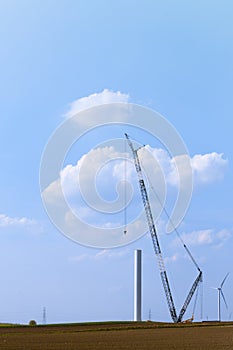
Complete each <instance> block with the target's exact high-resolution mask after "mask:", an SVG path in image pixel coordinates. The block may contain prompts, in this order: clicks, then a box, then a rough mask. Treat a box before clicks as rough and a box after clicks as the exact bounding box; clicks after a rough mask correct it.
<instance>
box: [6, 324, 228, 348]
mask: <svg viewBox="0 0 233 350" xmlns="http://www.w3.org/2000/svg"><path fill="white" fill-rule="evenodd" d="M0 349H1V350H5V349H12V350H105V349H106V350H111V349H114V350H123V349H124V350H125V349H132V350H134V349H135V350H143V349H145V350H151V349H159V350H165V349H166V350H170V349H171V350H172V349H180V350H186V349H187V350H194V349H195V350H209V349H211V350H215V349H221V350H222V349H233V324H221V325H218V324H206V325H204V324H199V325H197V324H193V325H187V326H185V325H174V326H172V325H158V324H154V323H153V322H151V323H147V322H145V323H140V324H133V323H128V324H127V323H124V324H119V323H117V324H114V323H113V324H93V325H91V324H89V325H85V324H83V325H59V326H58V325H57V326H36V327H26V326H25V327H24V326H19V327H0Z"/></svg>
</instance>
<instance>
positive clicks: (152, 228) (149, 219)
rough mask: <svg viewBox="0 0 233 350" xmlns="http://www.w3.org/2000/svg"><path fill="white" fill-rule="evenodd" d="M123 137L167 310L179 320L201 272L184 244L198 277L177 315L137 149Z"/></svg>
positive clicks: (173, 318)
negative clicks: (131, 158)
mask: <svg viewBox="0 0 233 350" xmlns="http://www.w3.org/2000/svg"><path fill="white" fill-rule="evenodd" d="M125 137H126V139H127V141H128V144H129V147H130V149H131V151H132V154H133V158H134V165H135V168H136V172H137V175H138V180H139V187H140V192H141V197H142V201H143V205H144V209H145V213H146V219H147V224H148V228H149V231H150V234H151V238H152V242H153V248H154V252H155V255H156V257H157V262H158V266H159V271H160V276H161V280H162V285H163V289H164V292H165V296H166V299H167V304H168V309H169V312H170V315H171V318H172V320H173V322H181V321H182V318H183V316H184V314H185V311H186V310H187V307H188V305H189V303H190V301H191V299H192V297H193V294H194V293H195V291H196V289H197V287H198V285H199V283H200V282H201V281H202V272H201V270H200V268H199V267H198V265H197V263H196V261H195V260H194V258H193V256H192V255H191V253H190V251H189V250H188V248H187V247H186V245H185V244H184V247H185V249H186V251H187V252H188V255H189V256H190V258H191V260H192V261H193V263H194V264H195V266H196V267H197V269H198V271H199V274H198V277H197V278H196V279H195V281H194V283H193V284H192V287H191V289H190V291H189V293H188V295H187V297H186V299H185V302H184V305H183V306H182V308H181V310H180V313H179V316H178V317H177V313H176V308H175V304H174V301H173V297H172V293H171V289H170V285H169V281H168V277H167V273H166V269H165V265H164V260H163V256H162V252H161V248H160V244H159V240H158V235H157V232H156V228H155V224H154V219H153V215H152V211H151V207H150V202H149V198H148V194H147V190H146V186H145V183H144V180H143V175H142V170H141V165H140V161H139V157H138V153H137V150H135V149H134V147H133V144H132V142H131V140H130V138H129V136H128V134H125Z"/></svg>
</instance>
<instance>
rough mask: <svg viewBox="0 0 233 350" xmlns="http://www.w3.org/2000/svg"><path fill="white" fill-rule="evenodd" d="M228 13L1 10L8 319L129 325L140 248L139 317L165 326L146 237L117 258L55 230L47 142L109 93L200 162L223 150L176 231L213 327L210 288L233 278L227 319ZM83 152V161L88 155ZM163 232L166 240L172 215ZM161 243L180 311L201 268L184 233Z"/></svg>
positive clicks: (65, 4) (80, 4) (151, 6)
mask: <svg viewBox="0 0 233 350" xmlns="http://www.w3.org/2000/svg"><path fill="white" fill-rule="evenodd" d="M232 15H233V5H232V3H231V1H222V2H221V3H220V2H217V1H208V0H207V1H205V2H202V1H195V2H186V1H176V2H173V1H149V0H148V1H144V2H143V3H142V2H139V1H129V0H128V1H112V2H108V1H94V0H93V1H82V0H81V1H74V0H70V1H62V0H59V1H55V0H54V1H53V0H49V1H36V0H35V1H33V2H31V1H26V0H21V1H13V0H9V1H2V2H1V5H0V42H1V46H0V62H1V64H0V67H1V68H0V69H1V79H0V92H1V93H0V98H1V103H0V113H1V138H0V143H1V148H0V159H1V172H0V180H1V181H0V186H1V201H0V206H1V207H0V240H1V247H2V253H1V254H0V266H1V281H2V283H1V291H0V293H1V298H0V299H1V300H2V303H1V305H0V310H1V312H0V321H1V322H6V321H9V322H28V321H29V320H30V319H32V318H34V319H36V320H37V321H38V322H41V321H42V312H43V307H44V306H46V308H47V319H48V322H60V321H61V322H62V321H70V322H71V321H90V320H93V321H95V320H121V319H124V320H127V319H132V317H133V273H132V271H133V251H134V249H136V248H141V249H143V257H144V260H143V262H144V269H143V276H144V292H143V295H144V297H143V318H144V319H147V318H148V313H149V309H151V310H152V318H153V319H156V320H169V314H168V311H167V306H166V303H165V298H164V295H163V291H162V288H161V283H160V280H159V275H158V269H157V265H156V260H155V257H154V256H153V250H152V243H151V241H150V239H148V237H147V236H145V237H144V238H142V239H140V240H138V241H137V242H135V243H133V244H131V245H128V246H126V247H123V248H118V249H114V250H111V251H105V250H104V251H101V250H97V249H91V248H87V247H83V246H80V245H78V244H76V243H74V242H72V241H70V240H69V239H67V238H66V237H64V236H63V235H62V234H61V233H59V232H58V230H56V229H55V227H54V226H53V225H52V224H51V222H50V220H49V218H48V216H47V215H46V213H45V210H44V207H43V204H42V201H41V197H40V188H39V168H40V161H41V156H42V152H43V149H44V147H45V145H46V143H47V141H48V139H49V137H50V135H51V134H52V133H53V131H54V130H55V129H56V128H57V127H58V126H59V125H60V123H61V122H63V121H64V119H65V115H66V114H67V113H68V112H69V110H70V109H71V108H72V105H71V104H72V103H73V102H74V101H76V100H78V99H80V98H83V97H87V98H88V97H89V100H90V96H91V95H93V94H99V95H98V96H101V93H103V91H104V90H105V89H107V91H112V92H113V93H116V92H120V94H121V96H124V95H127V98H128V101H129V102H132V103H136V104H141V105H143V106H145V107H149V108H152V109H154V110H156V111H158V112H159V113H160V114H162V115H163V116H164V117H166V118H167V119H168V121H170V122H171V123H172V124H173V125H174V126H175V128H176V129H177V130H178V132H179V133H180V134H181V136H182V138H183V139H184V141H185V143H186V145H187V148H188V150H189V153H190V156H191V157H195V156H196V155H200V154H201V155H208V154H211V153H212V152H216V154H223V156H222V158H223V159H225V160H226V161H227V166H226V167H221V166H219V167H218V165H219V164H218V163H217V165H216V163H215V165H216V167H215V168H214V169H215V170H216V171H217V175H219V176H215V177H214V179H213V180H212V181H207V183H205V184H204V183H203V182H201V181H199V182H197V184H196V187H195V188H194V193H193V197H192V201H191V204H190V207H189V210H188V212H187V214H186V216H185V218H184V221H183V223H182V225H181V226H180V228H179V230H180V232H181V234H184V235H186V236H185V237H186V238H187V240H188V243H189V244H190V249H191V250H192V252H193V254H194V255H195V257H196V259H197V260H198V261H199V263H200V265H201V267H202V269H203V271H204V313H203V316H204V318H206V317H207V316H208V318H209V319H215V318H217V295H216V293H215V291H214V290H212V289H211V288H210V287H211V286H214V287H215V286H217V285H218V284H219V283H220V281H221V280H222V279H223V277H224V275H225V274H226V273H227V272H228V271H230V275H229V278H228V280H227V281H226V284H225V289H224V291H225V295H226V298H227V301H228V304H229V309H228V310H225V309H224V308H223V315H222V316H223V318H224V319H228V318H229V315H230V313H231V311H233V303H232V300H231V289H232V288H233V277H232V271H231V262H232V258H231V253H232V214H231V212H232V209H233V208H232V200H231V199H232V176H233V168H232V163H233V154H232V135H231V134H232V118H231V114H232V110H233V105H232V85H233V67H232V62H233V46H232V40H233V25H232ZM89 100H87V102H88V101H89ZM140 141H141V142H143V140H140ZM146 141H147V140H146ZM145 143H146V142H145ZM152 146H154V145H152ZM79 147H81V148H79V152H80V153H79V157H81V156H82V155H83V154H85V153H87V152H88V151H89V149H88V145H81V146H79ZM72 157H73V156H72V155H71V157H70V158H69V157H68V161H70V162H72V161H73V160H74V159H73V158H72ZM78 160H79V159H76V161H78ZM198 164H199V163H198ZM72 165H75V163H73V164H72ZM220 165H221V164H220ZM205 170H207V174H208V172H209V174H211V173H212V168H211V167H210V168H208V167H207V168H205ZM205 174H206V173H205ZM199 180H200V178H199ZM158 226H159V227H160V228H161V231H163V228H164V225H163V218H161V221H160V223H158ZM201 237H202V239H201ZM197 238H198V239H197ZM195 239H196V240H195ZM161 240H162V243H163V246H164V248H166V249H164V256H165V258H166V262H167V269H168V274H169V276H170V279H171V282H172V288H173V290H174V298H175V299H176V304H177V307H178V308H179V306H180V305H181V304H182V302H183V300H184V297H185V294H186V292H187V289H188V287H189V285H190V284H191V281H192V279H194V277H195V274H196V272H195V270H194V269H193V266H192V265H191V264H188V263H187V264H186V263H185V262H186V261H187V260H186V258H185V256H184V252H183V250H182V249H180V247H179V246H177V245H176V242H174V241H175V237H174V236H172V235H170V236H169V235H163V234H162V233H161ZM190 313H191V309H190V310H189V313H188V314H187V316H188V315H189V314H190ZM196 316H197V318H199V317H200V312H199V314H198V313H197V315H196Z"/></svg>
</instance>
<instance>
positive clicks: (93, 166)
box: [44, 146, 227, 244]
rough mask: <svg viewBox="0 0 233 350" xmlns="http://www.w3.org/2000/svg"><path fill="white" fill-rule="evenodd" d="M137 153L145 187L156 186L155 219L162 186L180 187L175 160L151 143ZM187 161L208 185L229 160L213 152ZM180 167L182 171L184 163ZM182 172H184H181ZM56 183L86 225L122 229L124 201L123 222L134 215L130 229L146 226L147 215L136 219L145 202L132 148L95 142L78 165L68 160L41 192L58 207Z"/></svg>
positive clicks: (205, 237) (204, 239) (202, 236)
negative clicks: (125, 209)
mask: <svg viewBox="0 0 233 350" xmlns="http://www.w3.org/2000/svg"><path fill="white" fill-rule="evenodd" d="M139 156H140V160H141V163H142V165H143V168H144V170H145V177H146V176H148V179H149V183H148V188H150V187H151V185H152V186H153V188H154V189H155V190H156V195H157V196H156V197H155V196H154V195H153V196H150V202H151V203H150V204H151V206H152V210H153V214H154V219H155V220H156V218H157V217H159V214H160V212H161V210H162V205H163V204H164V201H165V194H166V191H169V188H170V189H171V188H174V187H175V188H176V190H177V191H178V189H179V181H178V179H179V177H178V174H177V171H176V167H175V165H174V164H175V161H174V158H172V157H170V156H169V154H168V152H167V151H166V150H163V149H156V148H151V147H149V146H146V147H145V148H142V149H140V151H139ZM151 157H153V158H154V160H152V158H151ZM125 159H126V161H125ZM125 162H127V166H126V165H125ZM180 164H182V156H180ZM191 164H192V168H193V171H194V173H195V177H194V183H195V185H196V186H198V184H200V183H201V184H206V185H207V184H209V183H213V182H214V181H218V180H219V179H220V178H222V177H223V176H224V173H225V170H226V166H227V160H225V159H224V158H223V155H222V154H218V153H211V154H205V155H197V156H194V157H192V158H191ZM180 169H181V171H182V166H181V168H180ZM182 176H184V177H185V174H182ZM106 179H107V181H106ZM60 184H61V186H62V190H63V194H64V195H65V198H66V201H67V203H68V204H69V206H70V207H71V208H72V211H73V213H74V214H75V215H76V216H77V217H78V218H79V219H81V220H82V221H83V222H85V223H87V224H88V225H92V226H93V227H99V228H104V229H111V228H120V230H121V231H122V232H123V228H121V227H122V226H123V225H124V215H123V210H124V208H125V205H127V223H130V222H132V221H133V220H135V219H137V220H138V221H137V224H135V225H136V226H134V230H135V229H138V230H141V229H142V227H143V232H145V230H147V226H146V223H145V222H144V224H143V225H142V224H140V221H141V220H142V219H143V220H144V219H145V217H144V216H143V217H141V218H140V215H142V214H141V213H142V212H143V205H142V201H141V195H140V192H139V188H138V180H137V175H136V173H135V168H134V165H133V163H132V158H131V155H130V153H122V151H119V150H117V149H115V147H113V146H105V147H99V148H96V149H92V150H91V151H90V152H89V153H88V154H85V155H84V156H82V157H81V158H80V160H79V161H78V162H77V164H75V165H72V164H69V165H67V166H66V167H65V168H64V169H63V170H62V171H61V173H60V179H59V180H57V181H55V182H53V183H52V184H51V185H50V186H48V187H47V189H46V190H45V191H44V195H46V198H47V201H48V202H49V203H51V205H55V206H56V207H57V206H58V205H59V203H60V202H61V201H60V199H61V198H60V197H59V196H61V195H62V193H61V191H60ZM173 197H174V194H173ZM158 198H159V199H160V200H159V201H158ZM58 209H59V208H58ZM71 217H72V215H70V214H69V213H68V214H67V216H66V218H65V220H66V223H67V224H68V223H69V224H70V223H71V221H72V220H71ZM212 236H213V233H212V231H211V232H210V231H208V230H207V231H201V232H199V233H195V234H192V235H190V236H189V237H188V239H189V240H190V243H191V244H194V242H196V243H195V244H201V243H202V244H206V243H208V242H209V243H210V242H211V240H212ZM192 239H193V241H192ZM198 242H199V243H198Z"/></svg>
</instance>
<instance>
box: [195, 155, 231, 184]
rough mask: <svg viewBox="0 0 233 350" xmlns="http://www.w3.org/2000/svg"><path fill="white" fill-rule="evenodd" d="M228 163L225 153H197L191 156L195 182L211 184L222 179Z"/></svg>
mask: <svg viewBox="0 0 233 350" xmlns="http://www.w3.org/2000/svg"><path fill="white" fill-rule="evenodd" d="M227 165H228V160H227V159H224V158H223V153H216V152H212V153H207V154H203V155H202V154H196V155H195V156H194V157H192V158H191V166H192V169H193V175H194V182H195V183H196V184H209V183H214V182H216V181H218V180H222V178H223V176H224V174H225V172H226V169H227Z"/></svg>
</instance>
